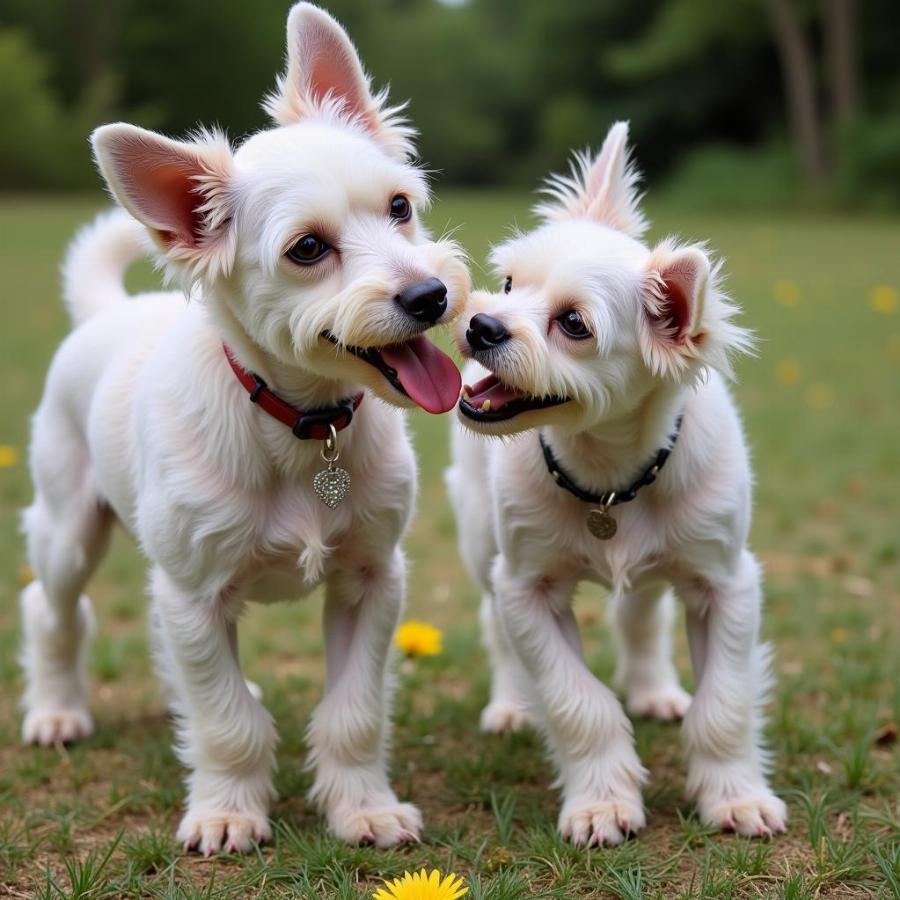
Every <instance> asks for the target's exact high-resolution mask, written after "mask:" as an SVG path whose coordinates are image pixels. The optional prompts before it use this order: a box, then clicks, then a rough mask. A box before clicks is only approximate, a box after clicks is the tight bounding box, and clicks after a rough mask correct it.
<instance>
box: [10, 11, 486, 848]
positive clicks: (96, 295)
mask: <svg viewBox="0 0 900 900" xmlns="http://www.w3.org/2000/svg"><path fill="white" fill-rule="evenodd" d="M267 108H268V110H269V111H270V112H271V114H272V116H273V117H274V119H275V120H276V122H277V126H276V127H274V128H272V129H271V130H267V131H263V132H260V133H258V134H256V135H254V136H252V137H250V138H249V139H248V140H247V141H246V142H245V143H243V144H242V145H241V146H240V148H239V149H237V150H236V151H234V152H233V151H232V149H231V148H230V147H229V145H228V143H227V142H226V141H225V140H224V138H223V137H222V136H220V135H217V134H208V133H204V134H200V135H198V136H197V137H196V138H195V139H194V140H190V141H187V142H179V141H173V140H169V139H167V138H164V137H161V136H159V135H156V134H153V133H151V132H147V131H143V130H141V129H138V128H135V127H132V126H130V125H124V124H118V125H109V126H106V127H103V128H100V129H98V131H97V132H96V133H95V134H94V137H93V144H94V149H95V153H96V157H97V161H98V164H99V166H100V169H101V170H102V172H103V175H104V176H105V178H106V181H107V183H108V184H109V187H110V189H111V191H112V193H113V194H114V195H115V197H116V199H117V200H118V201H119V202H120V203H121V204H122V206H124V207H125V208H126V209H127V210H128V212H129V213H131V215H132V216H134V218H136V219H137V220H139V222H140V223H142V225H143V227H141V226H140V225H138V224H137V223H136V222H134V220H133V219H131V218H130V217H129V216H127V215H126V214H125V213H121V212H119V213H114V214H112V215H111V216H108V217H105V218H101V219H100V220H98V222H97V223H96V224H95V225H93V226H92V227H91V228H90V229H88V230H87V231H86V232H85V233H83V234H82V235H81V237H79V238H78V240H77V241H76V242H75V244H74V246H73V248H72V250H71V251H70V254H69V257H68V260H67V262H66V266H65V295H66V301H67V303H68V306H69V308H70V311H71V313H72V317H73V319H74V321H75V323H76V325H77V327H76V329H75V330H74V331H73V333H72V334H71V335H70V336H69V337H68V338H67V339H66V341H65V342H64V343H63V345H62V346H61V347H60V349H59V351H58V353H57V355H56V358H55V359H54V361H53V364H52V367H51V369H50V373H49V375H48V379H47V386H46V392H45V394H44V398H43V400H42V402H41V405H40V407H39V409H38V411H37V413H36V415H35V418H34V434H33V441H32V452H31V467H32V473H33V477H34V482H35V486H36V497H35V501H34V504H33V505H32V506H31V507H30V509H28V511H27V512H26V515H25V528H26V532H27V537H28V546H29V552H30V556H31V562H32V565H33V567H34V570H35V572H36V573H37V580H36V581H35V582H33V583H32V584H31V585H29V586H28V587H27V588H26V589H25V591H24V593H23V595H22V610H23V617H24V631H25V646H24V654H23V656H24V665H25V673H26V678H27V690H26V694H25V700H24V706H25V712H26V715H25V721H24V727H23V734H24V739H25V740H26V741H31V742H37V743H40V744H52V743H53V742H56V741H69V740H74V739H76V738H80V737H84V736H85V735H87V734H89V733H90V731H91V728H92V723H91V717H90V713H89V711H88V697H87V691H86V684H85V682H86V678H85V668H84V666H85V663H84V643H85V639H86V637H87V636H88V634H89V632H90V630H91V608H90V604H89V602H88V599H87V598H86V597H84V596H80V592H81V589H82V587H83V585H84V584H85V582H86V581H87V579H88V577H89V575H90V574H91V571H92V570H93V569H94V567H95V565H96V564H97V562H98V560H99V558H100V557H101V555H102V554H103V552H104V549H105V548H106V545H107V539H108V536H109V532H110V528H111V526H112V524H113V522H114V521H116V520H118V521H119V522H121V523H122V524H123V525H125V526H126V527H127V528H128V529H130V530H131V531H132V533H133V534H134V535H135V536H136V538H137V539H138V541H139V542H140V545H141V547H142V548H143V550H144V552H145V553H146V555H147V556H148V557H149V560H150V562H151V565H152V576H151V590H152V596H153V615H152V619H153V625H154V629H153V630H154V632H155V634H154V640H155V647H156V655H157V657H158V661H159V667H160V669H161V672H162V674H163V676H164V678H165V680H166V682H167V684H168V686H169V687H170V688H171V692H172V697H173V709H174V711H175V713H176V716H177V721H178V734H179V742H178V745H179V752H180V755H181V758H182V759H183V761H184V763H185V765H186V766H188V767H189V769H190V775H189V778H188V785H189V798H188V807H187V812H186V814H185V815H184V818H183V820H182V822H181V826H180V828H179V830H178V835H179V838H180V839H181V840H182V841H183V842H184V843H185V845H186V846H188V847H198V848H199V849H200V850H201V851H203V852H205V853H211V852H213V851H217V850H220V849H227V850H246V849H247V848H248V847H250V846H251V843H252V842H253V841H259V840H262V839H265V838H267V837H268V836H269V834H270V826H269V824H268V821H267V813H268V809H269V804H270V802H271V800H272V797H273V787H272V774H273V769H274V765H275V756H274V749H275V741H276V736H275V729H274V726H273V723H272V720H271V717H270V716H269V714H268V712H267V711H266V710H265V709H264V708H263V706H262V705H261V704H260V703H259V702H258V700H257V699H256V698H255V697H254V696H253V694H252V693H251V690H250V689H249V688H248V685H247V684H246V683H245V682H244V679H243V678H242V677H241V672H240V669H239V667H238V658H237V621H238V618H239V616H240V614H241V610H242V608H243V606H244V603H245V599H248V598H252V599H256V600H263V601H266V600H275V599H280V598H284V597H296V596H302V595H305V594H308V593H310V592H311V591H312V590H313V588H314V587H315V586H316V585H318V584H320V583H324V584H325V586H326V599H325V613H324V630H325V647H326V653H327V690H326V695H325V699H324V700H323V702H322V704H321V705H320V706H319V708H318V709H317V710H316V712H315V714H314V716H313V718H312V722H311V725H310V728H309V744H310V748H311V749H310V764H311V766H312V767H313V768H314V770H315V779H314V783H313V786H312V792H311V796H312V798H313V800H314V801H315V802H316V803H317V805H318V806H319V807H320V808H321V809H322V811H323V812H324V814H325V816H326V817H327V820H328V824H329V826H330V827H331V829H332V830H333V831H334V833H335V834H336V835H338V836H340V837H341V838H344V839H346V840H348V841H354V842H355V841H372V842H375V843H376V844H378V845H381V846H386V845H391V844H394V843H397V842H398V841H403V840H407V839H414V838H417V837H418V835H419V833H420V829H421V818H420V815H419V813H418V811H417V810H416V808H415V807H413V806H411V805H409V804H406V803H400V802H399V801H398V800H397V797H396V796H395V794H394V792H393V790H392V789H391V787H390V785H389V783H388V779H387V774H386V769H387V738H388V727H389V726H388V712H389V710H388V707H389V690H388V676H387V672H386V663H387V658H388V653H389V646H390V643H391V637H392V634H393V631H394V627H395V624H396V622H397V619H398V616H399V614H400V610H401V605H402V602H403V592H404V558H403V555H402V553H401V551H400V547H399V541H400V539H401V537H402V535H403V533H404V530H405V528H406V526H407V522H408V520H409V517H410V512H411V509H412V505H413V500H414V495H415V491H416V469H415V461H414V458H413V453H412V450H411V447H410V443H409V440H408V438H407V435H406V431H405V426H404V421H403V416H402V414H401V413H400V412H399V411H398V410H397V409H395V408H391V407H400V406H411V405H413V404H414V403H415V404H418V405H419V406H421V407H424V408H425V409H427V410H429V411H430V412H443V411H446V410H448V409H451V408H452V407H453V406H454V405H455V403H456V401H457V399H458V397H459V386H460V380H459V373H458V371H457V369H456V367H455V366H454V364H453V362H452V361H451V360H450V358H449V357H448V356H446V355H445V354H444V353H442V352H441V351H440V350H438V349H437V348H436V347H435V346H434V345H433V344H432V343H430V342H429V341H428V340H427V338H425V337H424V335H423V332H424V331H425V330H427V329H428V328H430V327H431V326H432V325H434V324H436V323H438V322H446V321H449V320H450V319H451V318H452V317H453V316H454V315H455V313H456V311H457V310H458V308H459V306H460V304H461V303H462V302H463V301H464V300H465V299H466V295H467V293H468V288H469V280H468V273H467V270H466V267H465V264H464V262H463V260H462V256H461V253H460V252H459V250H458V248H457V247H456V246H455V245H454V244H452V243H450V242H447V241H440V242H431V241H430V240H429V239H428V238H427V236H426V234H425V233H424V231H423V228H422V225H421V224H420V222H419V218H418V215H419V214H418V212H417V208H418V207H420V206H421V205H422V204H423V203H424V202H425V201H426V199H427V187H426V183H425V178H424V177H423V174H422V172H421V171H420V170H419V169H417V168H416V167H414V166H413V165H412V164H411V162H410V156H411V153H412V145H411V137H412V131H411V129H410V128H409V127H408V126H407V125H406V124H405V123H404V121H403V120H402V119H401V118H400V116H399V112H398V109H397V108H393V109H391V108H387V106H386V97H385V94H384V93H381V94H376V95H373V94H372V93H371V91H370V88H369V82H368V79H367V77H366V76H365V74H364V72H363V69H362V67H361V64H360V61H359V59H358V57H357V54H356V51H355V49H354V47H353V45H352V44H351V43H350V41H349V39H348V37H347V35H346V34H345V32H344V31H343V29H342V28H341V27H340V26H339V25H338V24H337V23H336V22H335V21H334V20H333V19H331V18H330V17H329V16H328V15H327V14H326V13H324V12H322V11H321V10H319V9H317V8H316V7H314V6H311V5H309V4H305V3H301V4H298V5H297V6H295V7H294V8H293V9H292V11H291V13H290V17H289V19H288V64H287V71H286V73H285V75H284V77H283V78H282V79H281V80H280V82H279V86H278V89H277V91H276V93H275V94H274V95H273V96H271V97H270V98H269V99H268V101H267ZM147 232H149V234H150V236H151V237H152V240H153V241H154V242H155V246H156V248H157V249H158V251H159V252H160V253H161V255H162V258H163V260H164V263H165V266H166V267H167V269H168V270H169V273H170V274H173V275H174V276H175V277H177V278H180V279H181V280H182V283H183V284H184V285H185V286H186V287H188V288H189V289H190V293H191V299H190V302H189V303H185V298H184V296H183V295H182V294H147V295H144V296H140V297H128V296H127V295H126V293H125V291H124V288H123V285H122V275H123V273H124V270H125V268H126V267H127V265H128V263H129V262H131V260H132V259H133V258H134V257H135V256H136V255H139V254H140V253H141V252H142V248H143V246H144V245H143V238H144V237H145V236H146V233H147ZM363 388H364V389H365V391H366V394H365V395H364V394H363V393H362V389H363ZM368 392H371V394H373V395H375V396H376V397H378V398H380V399H381V400H383V401H386V403H381V402H379V401H378V400H376V399H374V398H373V397H372V396H370V395H369V393H368ZM364 396H365V399H363V397H364ZM251 400H253V401H255V402H251ZM361 400H362V401H363V402H362V403H360V401H361ZM386 404H390V405H391V406H388V405H386ZM351 418H352V424H351V422H350V420H351ZM347 426H349V427H347ZM345 427H346V430H343V429H344V428H345ZM338 432H340V433H338ZM338 453H340V465H339V466H338V465H337V464H336V460H337V456H338ZM323 459H324V462H323ZM350 478H352V484H349V485H348V481H349V479H350ZM348 487H349V490H348ZM345 494H346V499H344V495H345ZM342 499H343V502H342V503H341V500H342ZM323 501H324V502H323Z"/></svg>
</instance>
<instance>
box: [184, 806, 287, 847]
mask: <svg viewBox="0 0 900 900" xmlns="http://www.w3.org/2000/svg"><path fill="white" fill-rule="evenodd" d="M177 837H178V840H179V841H180V842H181V844H182V845H183V846H184V849H185V851H186V852H187V851H190V850H197V851H198V852H199V853H202V854H203V855H204V856H212V854H213V853H218V852H219V851H223V852H225V853H246V852H247V851H248V850H250V849H252V848H253V846H254V845H255V844H262V843H264V842H265V841H268V840H270V839H271V837H272V826H271V825H270V824H269V820H268V818H267V817H266V816H264V815H261V814H259V813H239V812H233V811H230V810H215V809H204V810H198V811H196V812H194V811H192V810H188V811H187V813H186V814H185V816H184V818H183V819H182V820H181V825H179V826H178V834H177Z"/></svg>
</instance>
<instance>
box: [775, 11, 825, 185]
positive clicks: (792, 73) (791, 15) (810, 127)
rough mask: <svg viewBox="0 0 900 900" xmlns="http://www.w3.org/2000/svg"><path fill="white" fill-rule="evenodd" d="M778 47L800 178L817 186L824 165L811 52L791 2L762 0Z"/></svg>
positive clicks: (822, 179)
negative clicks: (798, 160)
mask: <svg viewBox="0 0 900 900" xmlns="http://www.w3.org/2000/svg"><path fill="white" fill-rule="evenodd" d="M762 3H763V6H764V7H765V9H766V12H767V14H768V16H769V22H770V24H771V26H772V31H773V34H774V37H775V44H776V46H777V48H778V56H779V59H780V61H781V71H782V77H783V80H784V89H785V93H786V95H787V97H786V99H787V112H788V121H789V123H790V128H791V133H792V135H793V139H794V144H795V146H796V148H797V153H798V156H799V158H800V165H801V168H802V171H803V175H804V178H805V179H806V180H807V181H808V182H810V183H812V184H819V183H821V182H822V181H824V180H825V177H826V175H827V174H828V172H827V164H826V160H825V148H824V144H823V140H822V123H821V120H820V117H819V109H818V104H817V103H816V86H815V77H814V74H813V59H812V51H811V50H810V47H809V43H808V41H807V40H806V35H805V34H804V33H803V29H802V27H801V26H800V23H799V22H798V21H797V16H796V14H795V12H794V9H793V7H792V6H791V0H762Z"/></svg>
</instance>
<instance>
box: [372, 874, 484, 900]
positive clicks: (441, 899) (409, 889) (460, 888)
mask: <svg viewBox="0 0 900 900" xmlns="http://www.w3.org/2000/svg"><path fill="white" fill-rule="evenodd" d="M468 892H469V889H468V888H467V887H466V886H465V884H464V883H463V880H462V879H461V878H460V877H459V876H458V875H453V874H450V875H446V876H445V877H444V878H441V873H440V872H438V870H437V869H432V870H431V874H430V875H429V874H428V873H427V872H426V871H425V870H424V869H422V870H420V871H419V872H416V873H415V874H414V875H410V874H409V872H404V873H403V877H402V878H395V879H394V880H393V881H386V882H385V884H384V887H383V888H379V889H378V890H377V891H375V893H374V894H373V895H372V900H457V898H458V897H463V896H465V895H466V894H467V893H468Z"/></svg>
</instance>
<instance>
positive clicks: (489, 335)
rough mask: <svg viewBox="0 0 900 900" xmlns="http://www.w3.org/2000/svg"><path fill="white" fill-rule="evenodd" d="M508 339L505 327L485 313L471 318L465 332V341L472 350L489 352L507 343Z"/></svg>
mask: <svg viewBox="0 0 900 900" xmlns="http://www.w3.org/2000/svg"><path fill="white" fill-rule="evenodd" d="M509 337H510V335H509V332H508V331H507V330H506V326H505V325H504V324H503V323H502V322H501V321H500V320H499V319H495V318H494V317H493V316H489V315H486V314H485V313H478V315H477V316H472V321H471V322H469V327H468V329H467V330H466V340H467V341H468V342H469V346H470V347H471V348H472V349H473V350H491V349H492V348H494V347H498V346H499V345H500V344H502V343H503V342H504V341H508V340H509Z"/></svg>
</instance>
